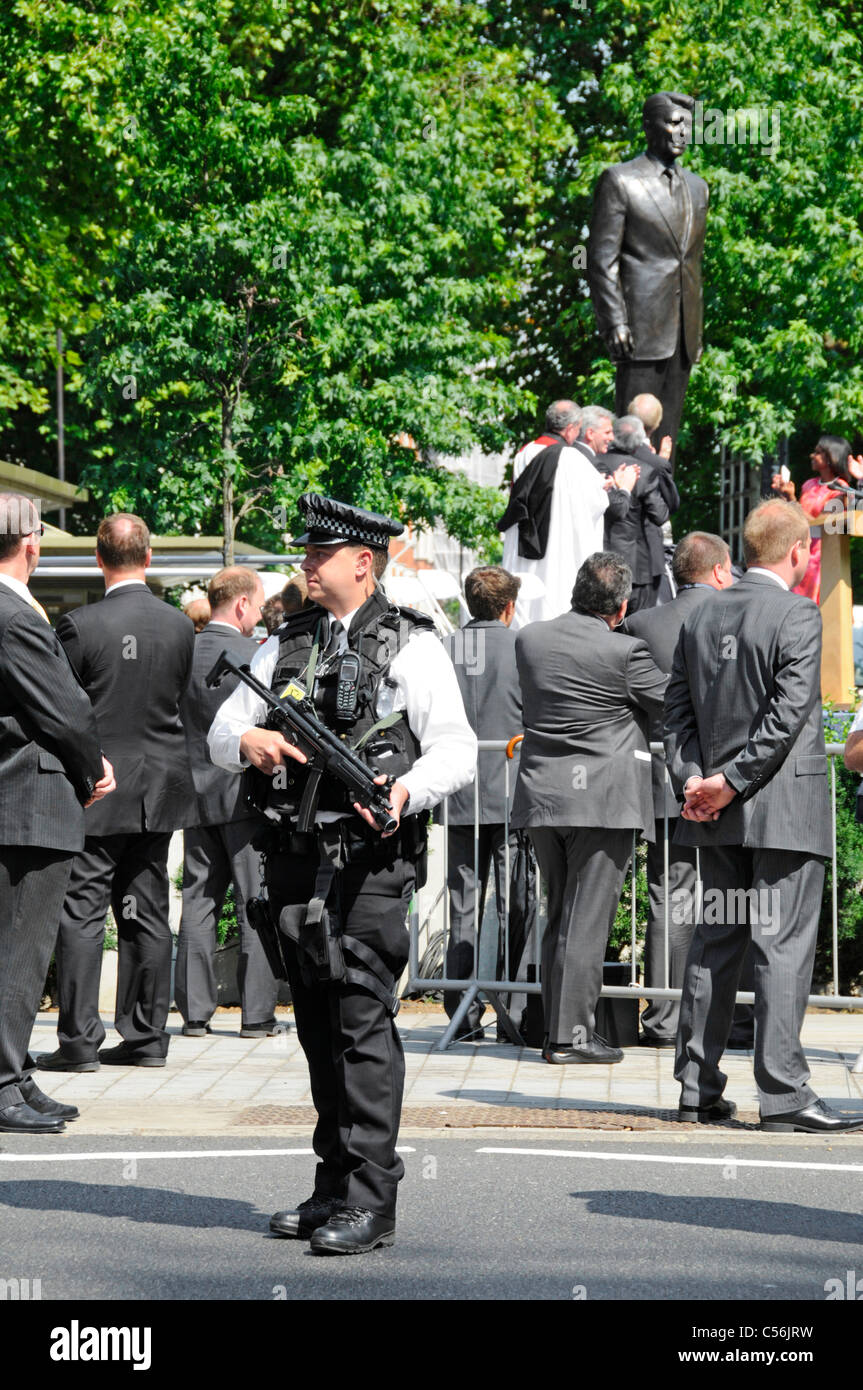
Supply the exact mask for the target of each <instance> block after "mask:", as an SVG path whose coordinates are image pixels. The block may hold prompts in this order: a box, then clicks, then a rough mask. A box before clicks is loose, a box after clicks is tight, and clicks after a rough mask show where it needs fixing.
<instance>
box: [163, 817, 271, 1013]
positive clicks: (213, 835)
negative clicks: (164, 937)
mask: <svg viewBox="0 0 863 1390" xmlns="http://www.w3.org/2000/svg"><path fill="white" fill-rule="evenodd" d="M258 830H259V827H258V823H257V821H253V820H238V821H230V822H228V823H227V824H225V825H199V826H196V827H195V828H194V829H190V830H186V831H185V833H184V836H183V839H184V854H183V915H182V918H181V920H180V934H179V936H178V937H177V968H176V973H175V980H174V994H175V997H176V1000H177V1008H178V1009H179V1010H180V1013H181V1014H182V1015H183V1020H184V1022H186V1023H189V1022H190V1021H195V1022H201V1023H206V1022H207V1021H208V1020H209V1019H210V1018H211V1017H212V1015H213V1013H214V1012H215V1009H216V1005H217V1003H218V998H219V991H218V987H217V985H216V974H215V969H214V961H215V955H216V927H217V926H218V922H219V915H220V913H221V911H222V904H223V903H224V901H225V894H226V893H227V891H228V884H229V883H233V885H234V902H235V905H236V909H237V927H238V929H239V933H240V958H239V961H238V962H237V987H238V989H239V991H240V1002H241V1004H242V1006H243V1015H242V1021H243V1024H244V1026H245V1025H248V1024H251V1023H271V1022H273V1021H274V1010H275V1007H276V993H277V986H276V982H275V980H274V979H273V972H272V970H271V969H270V967H269V964H268V962H267V957H266V954H265V952H264V948H263V947H262V945H261V941H260V937H259V936H258V933H257V932H256V931H255V930H254V929H253V928H252V927H251V926H250V925H249V922H248V919H247V917H246V903H247V902H248V900H249V898H253V897H256V896H257V894H258V893H259V891H260V886H261V856H260V854H259V853H258V851H257V850H256V849H253V848H252V843H251V841H252V836H253V835H255V834H256V833H258Z"/></svg>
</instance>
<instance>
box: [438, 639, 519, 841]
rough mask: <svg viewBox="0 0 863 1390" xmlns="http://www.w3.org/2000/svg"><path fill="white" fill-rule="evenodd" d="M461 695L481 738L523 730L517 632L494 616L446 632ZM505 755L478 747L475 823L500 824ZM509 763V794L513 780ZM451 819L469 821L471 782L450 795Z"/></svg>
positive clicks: (471, 815)
mask: <svg viewBox="0 0 863 1390" xmlns="http://www.w3.org/2000/svg"><path fill="white" fill-rule="evenodd" d="M444 647H445V648H446V650H447V652H448V654H449V656H450V658H451V660H452V663H453V666H454V667H455V673H456V679H457V680H458V686H459V690H460V691H461V696H462V700H463V701H464V709H465V714H466V715H467V721H468V723H469V724H470V726H471V728H472V729H473V731H474V733H475V734H476V736H477V738H479V739H502V738H503V739H510V738H512V737H513V736H514V735H515V734H519V733H521V723H522V721H521V692H520V688H519V683H518V671H517V669H516V664H515V633H514V632H513V631H512V629H511V628H508V627H505V626H504V624H503V623H501V622H499V621H498V620H497V619H491V620H488V621H486V620H484V619H473V620H472V621H471V622H469V623H467V624H466V625H465V627H463V628H462V629H461V630H460V631H459V632H454V633H452V634H451V635H450V636H448V637H445V638H444ZM504 766H505V755H504V754H503V753H491V752H486V753H480V755H479V760H478V764H477V769H478V777H479V823H480V824H481V825H483V824H485V825H491V824H500V823H502V822H503V820H504V818H505V770H504ZM515 766H517V764H516V765H511V767H510V799H511V798H512V790H513V788H514V786H515ZM448 817H449V823H450V824H451V825H472V824H473V820H474V787H473V783H472V782H471V784H470V785H469V786H467V787H462V788H461V790H460V791H457V792H455V793H454V794H453V795H452V796H451V797H450V799H449V807H448Z"/></svg>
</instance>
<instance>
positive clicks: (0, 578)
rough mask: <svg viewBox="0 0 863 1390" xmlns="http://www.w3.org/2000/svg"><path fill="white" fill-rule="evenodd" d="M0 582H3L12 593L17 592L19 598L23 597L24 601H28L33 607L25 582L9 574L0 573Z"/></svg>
mask: <svg viewBox="0 0 863 1390" xmlns="http://www.w3.org/2000/svg"><path fill="white" fill-rule="evenodd" d="M0 584H5V585H6V587H7V588H9V589H11V590H12V592H13V594H17V595H18V597H19V598H23V600H24V602H25V603H29V605H30V607H31V608H32V607H33V599H32V598H31V596H30V590H29V589H28V588H27V585H26V584H22V582H21V580H20V579H15V577H14V576H13V575H11V574H0Z"/></svg>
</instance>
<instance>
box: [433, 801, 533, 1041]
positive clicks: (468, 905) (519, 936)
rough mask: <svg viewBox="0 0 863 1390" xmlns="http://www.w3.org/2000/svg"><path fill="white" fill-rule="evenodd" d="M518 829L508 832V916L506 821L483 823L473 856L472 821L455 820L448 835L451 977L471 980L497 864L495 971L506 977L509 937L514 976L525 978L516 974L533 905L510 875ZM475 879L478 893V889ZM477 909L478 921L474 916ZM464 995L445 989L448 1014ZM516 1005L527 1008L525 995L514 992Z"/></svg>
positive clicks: (476, 1007) (472, 1012)
mask: <svg viewBox="0 0 863 1390" xmlns="http://www.w3.org/2000/svg"><path fill="white" fill-rule="evenodd" d="M522 834H523V832H522V831H519V830H511V831H510V834H509V869H510V904H509V918H507V911H506V879H507V873H506V871H507V852H506V851H507V843H506V826H505V824H503V823H501V824H491V825H481V826H480V827H479V836H478V840H477V848H476V861H474V836H473V826H472V825H451V826H450V827H449V831H448V836H447V854H448V868H447V887H448V889H449V902H450V917H449V944H448V946H447V952H446V965H445V969H446V974H447V975H448V977H449V978H450V979H453V980H467V979H469V978H470V976H471V975H473V973H474V965H475V960H476V942H477V928H478V927H480V926H481V925H482V917H483V905H484V903H485V895H486V890H487V888H488V880H489V874H490V871H491V869H492V867H493V868H494V891H495V903H496V907H497V919H498V938H497V940H498V949H497V965H496V973H497V977H498V978H499V979H505V978H507V977H506V976H505V975H504V973H503V972H504V967H505V965H506V964H507V960H506V952H505V944H506V942H507V940H508V942H509V961H508V965H509V970H510V978H513V979H522V978H523V976H521V975H519V974H517V973H516V972H518V970H519V969H520V967H521V962H522V957H523V955H524V948H525V944H526V940H527V934H528V931H529V927H530V925H531V924H530V923H529V922H528V917H529V915H530V913H529V906H528V905H527V904H525V903H524V902H523V901H520V899H519V896H518V894H517V893H516V892H515V884H514V883H513V881H512V875H513V872H514V870H515V867H516V862H517V856H518V852H519V837H520V836H521V835H522ZM477 884H478V885H479V893H477ZM474 912H476V921H475V920H474ZM460 999H461V994H460V993H456V992H455V990H446V991H444V997H443V1002H444V1008H445V1009H446V1012H447V1015H448V1017H449V1018H452V1016H453V1014H454V1013H455V1011H456V1009H457V1007H458V1004H459V1001H460ZM510 1007H512V1008H513V1009H519V1010H520V1009H522V1008H524V1000H523V996H521V995H517V996H513V999H512V1001H511V1003H510ZM483 1011H484V1005H483V1004H482V1003H481V1002H480V1001H479V1000H477V1001H475V1002H474V1003H473V1004H472V1005H471V1007H470V1009H469V1010H468V1013H467V1016H466V1018H465V1021H464V1022H465V1031H466V1032H472V1031H473V1030H474V1029H475V1028H478V1027H479V1022H480V1019H481V1018H482V1015H483Z"/></svg>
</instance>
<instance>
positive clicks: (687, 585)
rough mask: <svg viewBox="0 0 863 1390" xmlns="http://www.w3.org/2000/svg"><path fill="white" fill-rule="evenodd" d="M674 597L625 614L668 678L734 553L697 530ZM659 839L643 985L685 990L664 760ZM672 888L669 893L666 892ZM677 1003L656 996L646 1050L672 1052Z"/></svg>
mask: <svg viewBox="0 0 863 1390" xmlns="http://www.w3.org/2000/svg"><path fill="white" fill-rule="evenodd" d="M673 569H674V582H675V584H676V585H677V597H676V598H675V599H674V600H673V601H672V602H671V603H664V604H663V605H662V607H660V608H643V609H641V610H640V612H637V613H632V614H629V613H628V614H627V616H626V622H625V624H624V627H625V630H626V632H627V633H628V634H629V636H630V637H640V638H641V639H642V640H643V641H644V642H646V643H647V646H648V648H649V650H650V655H651V656H652V657H653V660H654V661H655V662H656V664H657V666H658V667H659V669H660V671H664V672H665V673H666V674H667V675H670V674H671V665H672V662H673V660H674V650H675V647H676V646H677V639H678V637H679V636H680V630H681V628H682V627H683V624H684V623H685V622H687V620H688V619H689V618H691V617H692V615H693V613H695V612H696V610H697V609H698V608H700V607H701V605H702V603H706V602H708V600H710V599H712V598H713V595H714V594H715V592H716V591H717V590H719V589H728V588H730V586H731V584H732V583H733V582H734V579H733V575H732V573H731V555H730V553H729V550H728V546H727V545H726V543H725V541H724V540H722V538H721V536H714V535H711V534H710V533H709V532H707V531H692V532H691V533H690V534H689V535H688V536H684V537H683V540H682V541H680V542H679V544H678V546H677V548H676V550H675V552H674V564H673ZM650 738H651V742H659V741H660V740H661V739H662V720H661V718H660V719H657V720H656V721H654V724H653V726H652V727H651V730H650ZM653 810H654V815H655V817H656V825H655V839H654V841H653V844H648V846H647V891H648V897H649V909H648V917H647V934H646V938H645V943H644V966H645V969H644V976H645V984H646V985H648V986H650V985H654V986H658V985H661V986H666V985H667V987H670V988H671V989H681V988H682V986H683V972H684V967H685V965H686V957H687V955H688V953H689V943H690V941H691V940H692V932H693V929H694V927H695V916H694V910H695V895H696V882H695V879H696V850H695V847H694V845H679V844H675V842H674V830H675V826H676V825H677V818H678V816H679V815H680V802H679V801H678V799H677V797H676V796H675V795H674V792H673V790H672V788H671V784H670V782H669V780H668V778H667V776H666V773H665V761H664V759H662V758H655V759H654V761H653ZM666 817H667V821H668V880H667V885H666V872H665V823H666ZM666 889H667V892H666ZM666 896H667V899H668V980H667V981H666V978H665V911H666ZM679 1013H680V1006H679V1004H678V1003H677V1001H676V1000H674V999H651V1001H650V1003H649V1004H648V1006H647V1008H646V1009H645V1010H644V1013H643V1014H642V1015H641V1029H642V1032H641V1039H640V1040H641V1042H642V1044H644V1045H645V1046H646V1047H667V1048H672V1047H674V1043H675V1038H676V1036H677V1022H678V1016H679Z"/></svg>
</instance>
